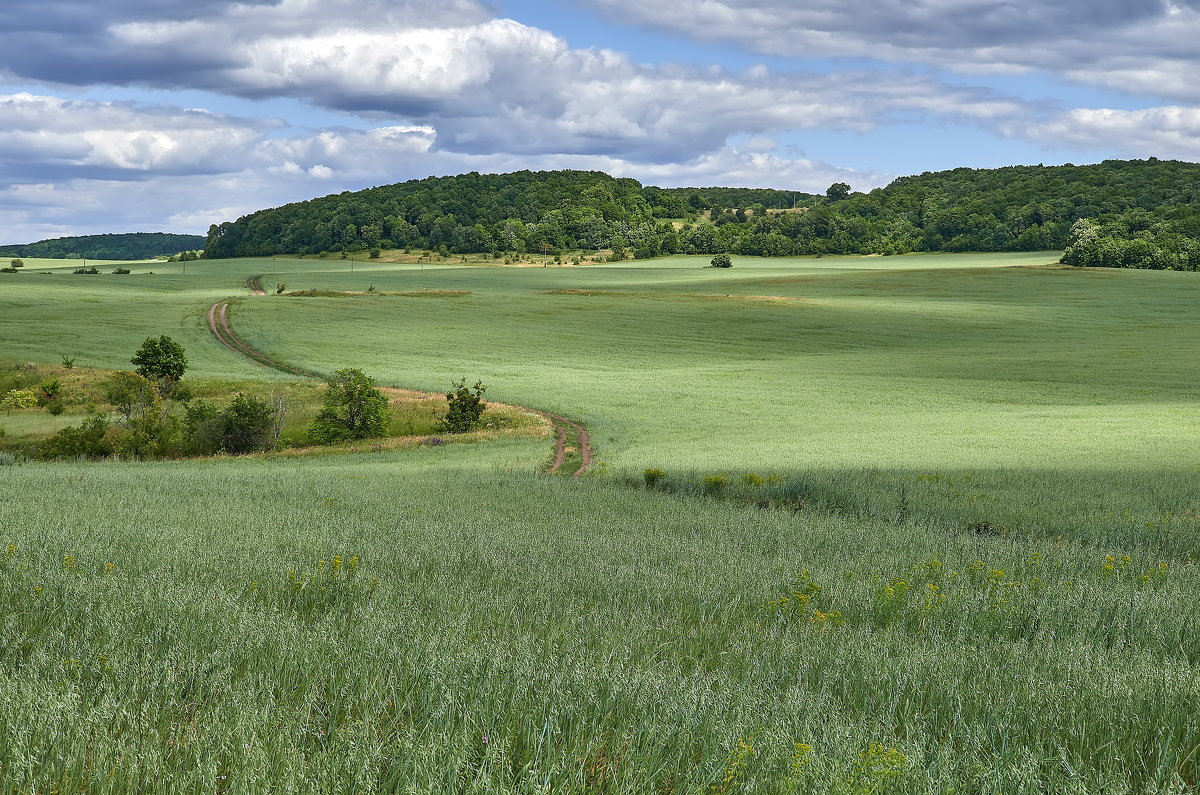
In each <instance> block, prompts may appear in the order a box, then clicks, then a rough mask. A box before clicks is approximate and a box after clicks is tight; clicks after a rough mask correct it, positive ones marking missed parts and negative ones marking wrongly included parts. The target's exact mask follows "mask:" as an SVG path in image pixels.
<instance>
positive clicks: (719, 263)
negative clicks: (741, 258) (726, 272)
mask: <svg viewBox="0 0 1200 795" xmlns="http://www.w3.org/2000/svg"><path fill="white" fill-rule="evenodd" d="M708 267H710V268H732V267H733V260H732V259H731V258H730V256H729V255H728V254H718V255H717V256H715V257H713V258H712V259H711V260H709V263H708Z"/></svg>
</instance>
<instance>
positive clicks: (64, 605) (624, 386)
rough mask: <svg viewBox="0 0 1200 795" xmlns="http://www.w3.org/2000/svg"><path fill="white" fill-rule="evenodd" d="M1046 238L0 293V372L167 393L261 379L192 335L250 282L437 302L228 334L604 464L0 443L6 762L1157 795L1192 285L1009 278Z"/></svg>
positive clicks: (151, 784) (173, 271)
mask: <svg viewBox="0 0 1200 795" xmlns="http://www.w3.org/2000/svg"><path fill="white" fill-rule="evenodd" d="M1054 259H1056V255H1055V254H1053V253H1042V254H1033V255H1029V254H1022V255H1014V254H1003V255H933V256H904V257H868V258H851V257H824V258H794V259H786V260H769V259H761V260H760V259H740V258H739V259H735V267H734V268H733V269H731V270H729V271H718V270H712V269H704V268H702V267H701V266H702V265H703V264H704V263H705V259H704V258H696V257H677V258H666V259H658V260H651V261H645V262H634V263H620V264H614V265H590V266H585V267H578V268H553V267H550V268H498V267H479V266H475V265H467V266H464V265H458V264H449V263H444V264H441V265H436V264H424V265H421V264H404V265H398V264H387V263H370V262H361V261H360V262H354V263H351V262H350V261H343V260H317V259H305V260H284V259H279V260H270V259H264V260H229V261H214V262H190V263H186V266H187V273H186V274H184V273H183V272H182V267H183V266H182V264H169V265H168V264H166V263H152V264H146V265H144V266H135V267H133V270H134V271H135V272H134V274H132V275H130V276H113V275H109V274H107V273H105V274H103V275H99V276H76V275H72V274H70V269H67V270H66V271H65V272H57V273H55V274H54V275H52V276H42V275H38V273H36V272H33V273H21V274H19V275H15V276H12V275H10V277H9V278H7V279H3V280H0V322H2V325H3V328H4V331H5V332H6V333H4V334H3V336H2V337H0V359H6V360H10V361H32V362H42V363H48V364H54V363H57V362H58V361H59V359H60V356H62V355H70V356H75V357H77V360H78V364H79V365H80V366H87V367H99V368H123V367H127V366H128V357H129V355H130V353H129V352H130V351H132V350H133V349H134V348H135V347H136V346H137V345H138V343H140V342H141V340H142V339H144V338H145V337H147V336H150V335H158V334H163V333H166V334H170V335H172V336H173V337H174V338H175V339H177V340H178V341H180V342H182V343H183V344H184V345H185V346H186V347H187V351H188V357H189V359H190V360H191V362H192V364H193V367H194V372H193V373H191V375H192V376H194V377H197V378H211V379H221V378H228V379H240V380H263V381H274V382H277V381H279V380H282V379H284V378H285V376H283V375H282V374H280V373H276V372H273V371H269V370H265V369H262V368H259V367H257V366H255V365H253V364H251V363H249V362H247V361H244V360H241V359H238V358H237V357H235V356H234V355H233V354H232V353H230V352H229V351H227V350H226V349H224V348H221V347H220V346H219V345H217V343H216V342H215V341H213V340H211V339H210V338H209V336H208V332H207V330H206V328H205V325H204V319H203V314H204V310H205V308H206V307H207V306H208V305H210V304H211V303H212V302H214V301H216V300H218V299H220V298H224V297H228V296H234V295H239V294H240V295H243V296H244V295H245V290H244V288H243V287H242V282H243V280H244V279H245V278H246V277H248V276H254V275H260V274H261V275H262V282H263V284H264V286H266V287H267V289H268V292H273V286H274V284H275V283H276V282H286V284H287V290H289V291H292V290H308V289H312V290H325V291H344V292H355V293H358V292H364V291H366V290H367V289H368V288H370V287H374V288H375V290H376V291H382V292H385V293H386V292H396V293H412V292H416V291H466V292H467V293H468V294H466V295H458V296H441V297H438V296H432V295H423V296H414V295H355V296H352V297H292V296H275V295H270V296H267V297H258V298H251V297H249V296H246V297H244V298H243V299H241V300H239V301H238V302H237V303H236V304H235V307H234V309H233V312H232V318H233V323H234V326H235V328H236V329H237V330H238V333H239V334H240V335H241V336H242V337H243V338H244V339H246V340H248V341H249V342H251V343H252V344H254V345H255V346H256V347H258V348H259V349H261V350H265V351H267V352H268V353H270V354H272V355H273V356H275V357H277V358H279V359H282V360H285V361H288V362H292V363H295V364H300V365H302V366H304V367H308V368H312V369H315V370H318V371H322V372H331V371H333V370H335V369H340V368H344V367H359V368H362V369H364V370H365V371H367V372H368V373H370V374H372V375H374V376H376V377H377V378H378V379H379V380H380V381H381V382H382V383H385V384H388V385H397V386H405V387H413V388H419V389H427V390H434V391H436V390H443V389H445V388H446V387H447V386H448V385H449V383H450V381H452V380H456V379H458V378H460V377H466V378H467V379H468V380H470V381H474V380H476V379H481V380H483V381H484V382H485V383H486V384H488V385H489V391H488V394H487V396H488V398H491V399H495V400H500V401H504V402H507V403H512V404H519V405H526V406H534V407H537V408H542V409H547V410H551V411H555V412H558V413H562V414H564V415H566V416H569V417H572V418H575V419H579V420H582V421H584V422H586V424H587V425H588V427H589V429H590V431H591V432H592V436H593V441H594V443H595V445H596V452H597V456H598V462H599V463H598V466H597V467H595V468H594V470H593V472H592V473H591V475H590V476H588V477H585V478H582V479H579V480H572V479H569V478H548V477H544V476H539V475H537V474H536V472H537V470H538V468H539V467H540V466H542V465H543V464H544V463H545V461H546V460H547V458H548V457H549V455H550V449H549V443H548V442H546V441H542V440H508V441H503V440H502V441H493V442H487V443H482V444H471V445H453V446H448V447H442V448H436V449H425V448H419V449H415V450H408V451H398V452H385V453H364V454H361V455H355V456H337V457H317V458H304V459H297V460H286V459H268V460H223V461H192V462H187V461H183V462H157V463H120V464H117V463H99V464H77V463H26V464H20V465H16V466H8V467H3V468H0V473H2V474H3V476H4V478H3V481H4V484H5V489H4V491H3V492H2V493H0V528H3V535H0V552H3V549H4V547H5V546H6V545H9V544H11V545H12V546H11V547H9V551H8V552H7V553H4V554H3V555H0V605H3V615H4V617H5V618H4V623H3V625H0V626H2V627H3V629H2V630H0V632H2V633H3V634H2V635H0V655H2V659H3V663H2V664H0V677H2V680H0V789H3V790H5V791H18V790H20V791H46V792H49V791H55V790H57V791H61V792H77V791H82V790H84V789H86V790H87V791H89V792H124V791H130V790H140V791H158V790H162V791H166V790H168V789H170V788H171V787H174V790H173V791H187V792H191V791H196V792H201V791H204V792H208V791H228V792H243V791H262V790H266V789H268V788H269V787H274V788H275V789H277V790H278V791H311V792H331V791H338V792H374V791H386V792H400V791H407V792H520V793H525V792H567V791H578V792H630V793H641V792H663V793H685V792H688V793H690V792H696V793H699V792H710V793H711V792H727V793H728V792H735V791H744V792H766V793H774V792H814V793H817V792H820V793H824V792H841V793H878V792H902V793H906V792H913V793H917V792H920V793H925V792H959V793H967V792H987V793H1014V792H1029V793H1033V792H1038V793H1043V792H1077V793H1095V792H1105V793H1124V792H1129V793H1149V792H1186V791H1192V790H1194V789H1195V788H1196V786H1197V784H1198V783H1200V678H1198V677H1197V673H1198V671H1200V607H1198V605H1197V601H1196V598H1195V594H1196V593H1197V592H1198V591H1197V589H1198V588H1200V573H1198V572H1197V570H1196V563H1197V561H1198V560H1200V538H1198V532H1200V452H1198V446H1197V444H1196V442H1197V440H1198V439H1200V389H1198V388H1197V386H1196V385H1197V384H1198V383H1200V333H1198V332H1200V315H1198V313H1197V312H1196V311H1195V307H1196V306H1197V301H1198V299H1200V281H1198V280H1197V279H1196V278H1195V274H1187V273H1172V272H1154V271H1115V270H1108V271H1091V270H1075V269H1056V268H1030V267H1016V266H1029V265H1035V266H1036V265H1045V264H1047V263H1050V262H1053V261H1054ZM351 267H353V268H354V271H353V273H352V272H351V270H350V268H351ZM27 268H28V269H30V270H33V268H32V266H27ZM42 269H43V268H42V265H41V264H39V266H38V268H37V270H42ZM141 270H154V271H155V273H154V275H148V274H144V273H140V272H139V271H141ZM53 419H54V418H49V417H46V416H44V415H33V414H29V415H20V416H18V415H14V416H13V418H9V417H5V416H4V415H0V427H8V426H9V425H11V426H12V427H11V429H10V430H9V433H10V436H13V435H16V434H25V433H32V432H34V431H36V430H38V429H42V430H46V429H47V428H48V426H49V425H52V424H53V423H52V420H53ZM39 423H41V424H39ZM0 460H2V459H0ZM648 468H653V469H659V470H662V471H663V472H664V473H665V475H663V476H662V477H661V479H659V480H658V481H657V482H655V483H653V484H652V485H647V484H646V479H645V477H644V475H643V473H644V470H646V469H648ZM705 478H708V480H707V481H706V480H705ZM335 556H339V557H337V558H336V559H335ZM351 561H353V563H351ZM108 564H112V565H111V566H110V565H108ZM335 569H336V570H335ZM168 777H169V778H168ZM168 780H169V781H170V784H168Z"/></svg>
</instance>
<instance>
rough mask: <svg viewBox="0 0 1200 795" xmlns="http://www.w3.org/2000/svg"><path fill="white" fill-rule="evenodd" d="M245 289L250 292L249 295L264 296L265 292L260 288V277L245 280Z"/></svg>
mask: <svg viewBox="0 0 1200 795" xmlns="http://www.w3.org/2000/svg"><path fill="white" fill-rule="evenodd" d="M246 289H247V290H249V291H250V295H266V294H267V291H266V290H264V289H263V286H262V275H258V276H251V277H250V278H249V279H247V280H246Z"/></svg>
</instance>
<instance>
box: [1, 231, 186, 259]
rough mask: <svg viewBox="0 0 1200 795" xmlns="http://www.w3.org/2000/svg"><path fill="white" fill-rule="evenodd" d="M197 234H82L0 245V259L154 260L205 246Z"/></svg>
mask: <svg viewBox="0 0 1200 795" xmlns="http://www.w3.org/2000/svg"><path fill="white" fill-rule="evenodd" d="M204 240H205V239H204V238H203V237H201V236H200V235H172V234H167V233H165V232H134V233H131V234H125V235H83V236H80V237H60V238H57V239H54V240H39V241H38V242H37V243H29V244H26V245H17V246H0V257H30V258H31V259H36V258H46V259H63V258H67V257H83V258H86V259H109V260H117V259H130V260H133V259H153V258H154V257H157V256H159V255H160V254H166V255H171V254H178V253H179V252H181V251H193V250H195V249H199V248H203V247H204Z"/></svg>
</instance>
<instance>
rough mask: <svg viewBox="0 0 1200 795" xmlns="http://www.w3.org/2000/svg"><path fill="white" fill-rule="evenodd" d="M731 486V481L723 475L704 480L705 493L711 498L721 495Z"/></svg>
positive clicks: (711, 476)
mask: <svg viewBox="0 0 1200 795" xmlns="http://www.w3.org/2000/svg"><path fill="white" fill-rule="evenodd" d="M728 485H729V479H728V478H726V477H724V476H723V475H709V476H708V477H706V478H705V479H704V493H705V494H707V495H709V496H710V497H711V496H715V495H717V494H720V493H721V492H722V491H724V490H725V487H726V486H728Z"/></svg>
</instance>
